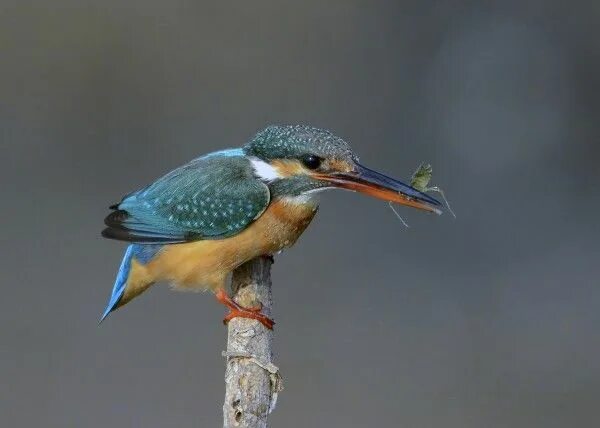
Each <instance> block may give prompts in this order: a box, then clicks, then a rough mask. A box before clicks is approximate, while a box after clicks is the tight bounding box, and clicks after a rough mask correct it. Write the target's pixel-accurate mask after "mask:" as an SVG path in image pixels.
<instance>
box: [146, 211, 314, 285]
mask: <svg viewBox="0 0 600 428" xmlns="http://www.w3.org/2000/svg"><path fill="white" fill-rule="evenodd" d="M316 211H317V207H316V205H314V204H311V203H308V204H307V203H294V202H287V201H285V200H276V201H273V202H272V203H271V204H270V205H269V207H268V208H267V210H266V211H265V212H264V213H263V214H262V215H261V216H260V217H259V218H258V219H257V220H256V221H255V222H253V223H252V224H251V225H250V226H249V227H248V228H246V229H245V230H244V231H242V232H240V233H239V234H237V235H235V236H232V237H230V238H226V239H220V240H204V241H194V242H189V243H184V244H174V245H168V246H166V247H165V248H164V249H163V250H162V251H161V252H160V253H159V254H158V255H157V256H156V257H155V258H154V259H153V260H152V261H151V262H150V263H148V265H147V268H148V271H149V272H150V274H151V275H152V276H153V277H154V280H155V281H160V280H167V281H170V282H171V283H172V284H173V285H174V287H175V288H179V289H190V290H202V289H207V288H209V289H213V290H215V289H218V288H220V287H224V285H225V281H226V279H227V275H228V274H229V273H230V272H231V271H232V270H233V269H235V268H236V267H238V266H239V265H241V264H242V263H244V262H246V261H248V260H251V259H253V258H254V257H257V256H260V255H264V254H273V253H276V252H277V251H280V250H282V249H284V248H286V247H289V246H291V245H293V244H294V243H295V242H296V240H297V239H298V237H299V236H300V235H301V234H302V232H304V230H305V229H306V227H307V226H308V225H309V224H310V222H311V220H312V219H313V217H314V215H315V213H316Z"/></svg>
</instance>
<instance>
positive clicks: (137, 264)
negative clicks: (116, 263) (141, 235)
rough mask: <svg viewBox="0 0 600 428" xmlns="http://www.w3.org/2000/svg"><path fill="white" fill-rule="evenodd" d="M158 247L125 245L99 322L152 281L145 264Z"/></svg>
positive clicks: (148, 285)
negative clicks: (125, 247) (119, 265)
mask: <svg viewBox="0 0 600 428" xmlns="http://www.w3.org/2000/svg"><path fill="white" fill-rule="evenodd" d="M160 248H161V246H160V245H141V244H131V245H129V246H128V247H127V250H126V251H125V256H124V257H123V261H122V262H121V267H120V268H119V272H118V273H117V279H116V280H115V285H114V286H113V289H112V293H111V295H110V299H109V301H108V305H107V306H106V309H105V310H104V313H103V314H102V317H101V318H100V322H102V321H104V319H105V318H106V317H107V316H108V315H109V314H110V313H111V312H112V311H114V310H115V309H117V308H119V307H121V306H123V305H125V304H126V303H127V302H129V301H130V300H131V299H133V298H134V297H136V296H139V295H140V294H141V293H143V292H144V291H146V290H147V289H148V287H150V286H151V285H152V284H153V283H154V278H153V276H152V275H151V274H150V272H149V271H148V269H147V267H146V264H147V263H148V262H149V261H150V260H151V259H152V257H154V255H156V253H157V252H158V251H159V250H160Z"/></svg>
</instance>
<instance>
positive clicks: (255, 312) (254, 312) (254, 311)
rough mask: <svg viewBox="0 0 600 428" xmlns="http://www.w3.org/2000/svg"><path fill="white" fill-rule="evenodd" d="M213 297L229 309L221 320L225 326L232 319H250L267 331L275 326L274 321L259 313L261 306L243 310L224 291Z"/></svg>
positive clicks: (221, 290) (243, 308)
mask: <svg viewBox="0 0 600 428" xmlns="http://www.w3.org/2000/svg"><path fill="white" fill-rule="evenodd" d="M215 297H216V298H217V300H218V301H219V302H221V303H222V304H224V305H225V306H227V307H228V308H229V313H228V314H227V316H226V317H225V318H223V324H227V323H228V322H229V321H231V320H232V319H233V318H236V317H239V318H250V319H253V320H256V321H258V322H260V323H261V324H262V325H264V326H265V327H266V328H268V329H269V330H273V325H275V321H273V320H272V319H271V318H269V317H268V316H266V315H265V314H263V313H262V312H261V310H262V305H261V306H258V307H254V308H245V307H243V306H241V305H239V304H238V303H236V302H235V301H234V300H233V299H232V298H231V297H229V295H228V294H227V293H226V292H225V290H223V289H220V290H219V291H217V293H216V294H215Z"/></svg>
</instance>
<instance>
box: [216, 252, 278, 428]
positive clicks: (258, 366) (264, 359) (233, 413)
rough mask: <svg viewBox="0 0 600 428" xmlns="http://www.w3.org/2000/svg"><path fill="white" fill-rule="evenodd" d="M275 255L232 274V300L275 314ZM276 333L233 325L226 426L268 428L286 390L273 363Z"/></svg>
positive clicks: (248, 323) (244, 322)
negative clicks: (269, 419)
mask: <svg viewBox="0 0 600 428" xmlns="http://www.w3.org/2000/svg"><path fill="white" fill-rule="evenodd" d="M272 264H273V260H272V259H271V258H270V257H258V258H256V259H253V260H250V261H249V262H247V263H245V264H243V265H242V266H240V267H239V268H237V269H236V270H235V271H234V272H233V277H232V283H231V288H232V297H233V299H234V300H235V301H236V302H237V303H239V304H240V305H242V306H246V307H250V306H257V305H259V304H262V311H263V313H264V314H265V315H267V316H271V307H272V304H273V301H272V296H271V265H272ZM272 342H273V331H272V330H269V329H267V328H265V327H264V326H263V325H262V324H261V323H260V322H258V321H255V320H252V319H247V318H233V319H232V320H231V321H230V322H229V324H228V334H227V351H225V352H223V355H224V356H225V357H226V358H227V368H226V370H225V404H224V405H223V420H224V422H223V427H224V428H233V427H236V428H240V427H241V428H267V427H268V416H269V414H270V413H271V411H273V409H274V408H275V404H276V402H277V395H278V393H279V392H280V391H281V390H282V383H281V376H280V375H279V370H278V368H277V367H276V366H275V365H274V364H273V351H272V348H271V345H272Z"/></svg>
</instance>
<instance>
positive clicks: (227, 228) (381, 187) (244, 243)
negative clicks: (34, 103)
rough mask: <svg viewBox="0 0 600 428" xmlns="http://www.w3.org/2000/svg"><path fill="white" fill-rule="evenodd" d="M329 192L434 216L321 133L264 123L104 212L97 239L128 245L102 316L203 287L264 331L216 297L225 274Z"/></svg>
mask: <svg viewBox="0 0 600 428" xmlns="http://www.w3.org/2000/svg"><path fill="white" fill-rule="evenodd" d="M334 187H338V188H345V189H349V190H354V191H359V192H363V193H366V194H370V195H372V196H375V197H378V198H381V199H385V200H389V201H394V202H398V203H401V204H404V205H408V206H412V207H416V208H420V209H423V210H426V211H432V212H438V213H439V212H440V211H439V202H437V201H436V200H435V199H432V198H431V197H429V196H427V195H425V194H424V193H421V192H419V191H418V190H416V189H413V188H412V187H410V186H407V185H406V184H403V183H401V182H399V181H397V180H393V179H391V178H389V177H386V176H384V175H382V174H379V173H377V172H375V171H372V170H369V169H367V168H365V167H363V166H361V165H360V164H359V163H358V158H357V156H356V155H354V153H353V152H352V151H351V150H350V147H349V146H348V144H347V143H346V142H345V141H344V140H342V139H341V138H339V137H337V136H335V135H333V134H332V133H331V132H329V131H325V130H322V129H318V128H313V127H310V126H305V125H291V126H270V127H268V128H266V129H265V130H263V131H261V132H259V133H258V134H256V135H255V136H254V138H252V139H251V140H250V141H249V142H248V143H247V144H246V145H244V146H243V147H242V148H237V149H229V150H223V151H219V152H215V153H211V154H208V155H205V156H202V157H199V158H197V159H194V160H192V161H191V162H190V163H188V164H186V165H184V166H182V167H179V168H177V169H175V170H173V171H172V172H170V173H168V174H166V175H165V176H163V177H162V178H159V179H158V180H156V181H155V182H154V183H152V184H150V185H148V186H146V187H144V188H143V189H140V190H138V191H136V192H133V193H130V194H128V195H127V196H125V197H124V198H123V199H122V200H121V202H119V203H118V204H116V205H113V206H111V208H112V209H113V210H114V211H113V212H112V213H111V214H109V215H108V216H107V217H106V219H105V223H106V226H107V228H106V229H105V230H104V231H103V235H104V236H105V237H107V238H112V239H117V240H122V241H127V242H130V245H129V247H128V248H127V250H126V252H125V257H124V259H123V262H122V264H121V268H120V269H119V273H118V275H117V280H116V282H115V286H114V287H113V293H112V295H111V298H110V301H109V304H108V307H107V308H106V310H105V312H104V314H103V317H102V319H104V318H105V317H106V316H107V315H108V314H109V313H110V312H111V311H112V310H114V309H115V308H117V307H119V306H122V305H124V304H125V303H127V302H128V301H130V300H131V299H133V298H134V297H136V296H137V295H139V294H140V293H142V292H143V291H145V290H146V289H147V288H148V287H150V285H152V284H154V283H156V282H160V281H166V282H169V283H171V284H172V285H173V286H174V287H175V288H178V289H185V290H204V289H210V290H212V291H214V292H215V293H216V294H217V296H218V297H219V299H220V300H221V301H223V302H224V303H225V304H227V305H228V306H229V307H230V308H233V310H234V314H233V316H248V317H251V318H254V319H258V320H259V321H261V322H262V323H263V324H264V325H265V326H267V327H269V328H270V327H271V326H272V321H270V320H268V319H264V318H261V317H260V315H258V314H257V313H256V312H255V311H251V310H247V309H244V308H241V307H239V306H236V305H235V303H233V302H231V301H230V299H229V298H228V297H224V296H226V294H224V292H223V289H224V288H225V281H226V278H227V275H228V274H229V273H230V272H231V271H232V270H233V269H235V268H236V267H238V266H240V265H241V264H242V263H244V262H246V261H248V260H251V259H252V258H254V257H257V256H260V255H265V254H273V253H276V252H279V251H281V250H282V249H284V248H287V247H289V246H291V245H293V244H294V243H295V242H296V240H297V239H298V237H299V236H300V235H301V234H302V233H303V232H304V230H305V229H306V227H307V226H308V225H309V223H310V222H311V220H312V218H313V217H314V215H315V213H316V211H317V206H318V205H317V201H316V199H314V195H315V194H316V193H317V192H319V191H321V190H324V189H328V188H334ZM231 316H232V315H230V316H229V318H230V317H231ZM263 317H264V316H263ZM229 318H228V319H229Z"/></svg>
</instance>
